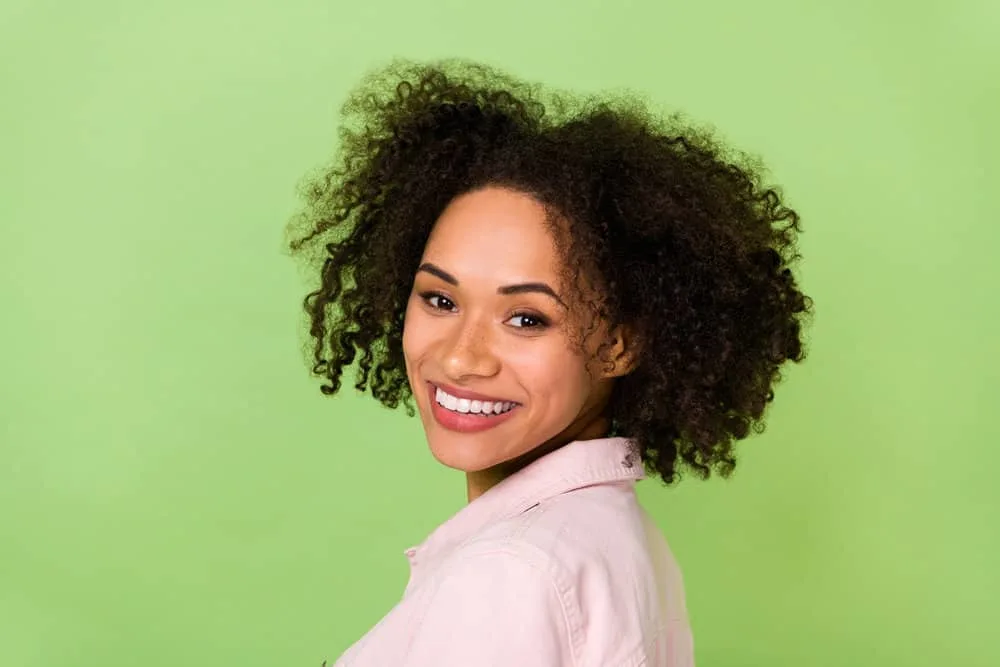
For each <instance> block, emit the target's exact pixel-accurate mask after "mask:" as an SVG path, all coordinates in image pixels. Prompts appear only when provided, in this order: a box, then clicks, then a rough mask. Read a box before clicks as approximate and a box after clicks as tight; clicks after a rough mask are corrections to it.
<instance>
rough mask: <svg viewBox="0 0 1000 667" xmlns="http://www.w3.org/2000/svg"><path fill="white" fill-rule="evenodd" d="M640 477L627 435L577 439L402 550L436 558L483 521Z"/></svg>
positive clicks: (639, 466) (412, 556)
mask: <svg viewBox="0 0 1000 667" xmlns="http://www.w3.org/2000/svg"><path fill="white" fill-rule="evenodd" d="M644 476H645V473H644V470H643V466H642V462H641V460H640V458H639V455H638V453H637V452H636V450H635V447H634V445H633V444H632V442H631V441H630V440H628V439H627V438H621V437H616V438H599V439H594V440H576V441H574V442H571V443H569V444H567V445H565V446H563V447H560V448H559V449H557V450H555V451H554V452H551V453H549V454H546V455H545V456H543V457H541V458H539V459H536V460H535V461H533V462H532V463H530V464H528V465H527V466H525V467H524V468H522V469H521V470H519V471H517V472H516V473H514V474H513V475H511V476H510V477H507V478H505V479H504V480H502V481H501V482H499V483H498V484H497V485H495V486H493V487H492V488H490V489H489V490H488V491H486V492H485V493H483V495H481V496H479V497H478V498H476V499H475V500H473V501H472V502H471V503H469V504H468V505H466V506H465V507H463V508H462V509H461V510H459V511H458V513H456V514H455V515H453V516H452V517H451V518H450V519H448V520H447V521H445V522H444V523H443V524H441V525H440V526H438V527H437V528H436V529H435V530H434V532H432V533H431V534H430V535H429V536H428V537H427V539H426V540H424V542H423V543H422V544H420V545H419V546H416V547H411V548H410V549H407V550H406V551H405V554H406V556H407V557H408V558H409V560H410V563H411V565H415V564H416V562H417V561H418V560H419V561H420V562H425V563H426V562H429V561H434V560H436V559H437V558H438V557H439V556H441V555H444V554H446V553H448V552H450V551H451V550H452V549H454V548H455V547H456V546H458V545H459V544H461V543H462V542H464V541H465V540H466V539H468V538H469V537H471V536H473V535H475V534H476V533H478V532H479V531H480V530H482V529H483V528H485V527H486V526H488V525H490V524H492V523H495V522H497V521H502V520H504V519H508V518H511V517H514V516H516V515H518V514H521V513H523V512H525V511H527V510H528V509H530V508H532V507H534V506H535V505H537V504H538V503H540V502H542V501H543V500H546V499H548V498H552V497H555V496H558V495H560V494H563V493H568V492H569V491H573V490H574V489H579V488H583V487H585V486H593V485H595V484H608V483H614V482H626V481H631V482H635V481H637V480H640V479H642V478H643V477H644Z"/></svg>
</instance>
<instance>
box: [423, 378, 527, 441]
mask: <svg viewBox="0 0 1000 667" xmlns="http://www.w3.org/2000/svg"><path fill="white" fill-rule="evenodd" d="M427 387H428V392H429V396H430V399H431V414H433V415H434V419H435V420H436V421H437V423H438V424H440V425H441V426H443V427H445V428H446V429H448V430H449V431H458V432H459V433H476V432H479V431H486V430H488V429H491V428H494V427H496V426H499V425H500V424H503V423H504V422H505V421H507V420H508V419H510V417H511V415H513V414H514V413H515V412H516V411H517V409H518V408H519V407H520V406H515V407H513V408H511V409H510V410H508V411H507V412H504V413H503V414H499V415H493V416H492V417H484V416H482V415H474V414H472V413H468V414H464V413H461V412H452V411H451V410H449V409H447V408H446V407H444V406H443V405H441V404H439V403H438V402H437V400H436V399H435V396H436V395H437V387H435V386H434V385H432V384H430V383H428V384H427Z"/></svg>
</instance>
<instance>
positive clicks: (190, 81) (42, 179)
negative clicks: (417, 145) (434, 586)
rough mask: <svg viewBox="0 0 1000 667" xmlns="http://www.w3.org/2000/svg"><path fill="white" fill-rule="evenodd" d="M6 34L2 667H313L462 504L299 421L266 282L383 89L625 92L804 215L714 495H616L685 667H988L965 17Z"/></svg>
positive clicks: (390, 447) (583, 14) (994, 647)
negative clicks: (405, 69)
mask: <svg viewBox="0 0 1000 667" xmlns="http://www.w3.org/2000/svg"><path fill="white" fill-rule="evenodd" d="M0 26H2V28H0V77H2V79H0V86H2V88H0V99H2V101H0V128H2V129H0V133H2V134H0V221H2V244H0V260H2V264H0V266H2V269H0V270H2V276H3V280H2V293H0V294H2V316H0V317H2V319H3V326H2V329H0V331H2V333H0V342H2V346H0V350H2V351H0V355H2V356H0V362H2V383H0V387H2V392H3V394H2V397H0V398H2V403H0V419H2V423H0V425H2V431H0V437H2V441H0V665H3V667H38V666H44V667H55V666H59V667H76V666H86V667H90V666H94V667H97V666H101V667H113V666H117V665H123V666H124V665H128V666H134V665H143V666H144V667H154V666H159V665H163V666H168V665H169V666H175V665H241V666H243V667H251V666H257V665H261V666H264V665H282V666H290V665H303V666H312V667H319V665H320V663H321V662H322V661H323V660H324V659H327V660H333V659H335V658H336V657H337V656H338V655H339V654H340V653H341V652H342V651H343V650H344V649H345V648H346V647H347V646H348V645H349V644H351V643H352V642H353V641H354V640H355V639H357V638H358V637H359V636H360V635H361V634H362V633H363V632H364V631H366V630H367V629H368V628H369V627H370V626H371V625H372V624H373V623H374V622H375V621H377V620H378V619H379V618H380V617H381V616H382V615H383V614H384V613H385V612H386V611H387V610H388V609H389V608H390V607H391V605H392V604H394V603H395V601H396V600H397V599H398V598H399V595H400V594H401V592H402V588H403V586H404V584H405V582H406V578H407V564H406V560H405V558H404V556H403V553H402V552H403V549H404V548H406V547H408V546H410V545H412V544H415V543H417V542H419V541H421V540H422V539H423V538H424V537H425V536H426V534H427V533H428V532H430V531H431V530H432V529H433V528H434V527H435V526H436V525H437V524H438V523H440V522H441V521H443V520H444V519H446V518H447V517H448V516H450V515H451V514H452V513H453V512H455V511H457V510H458V509H459V508H460V507H461V505H462V503H463V501H464V481H463V479H462V477H461V475H460V474H459V473H455V472H452V471H449V470H446V469H442V468H441V467H439V466H438V465H437V464H436V463H435V462H434V461H433V459H432V458H431V457H430V455H429V453H428V452H427V449H426V446H425V444H424V442H423V439H422V434H421V431H420V426H419V422H418V420H416V419H407V418H406V416H405V414H404V413H403V412H402V411H399V412H398V413H393V412H390V411H387V410H386V409H384V408H382V407H381V406H379V405H378V404H377V403H375V402H374V401H373V400H371V399H368V398H366V397H358V396H356V395H353V394H350V395H344V396H342V397H338V398H336V399H329V398H325V397H323V396H322V395H321V394H320V392H319V389H318V383H317V382H316V381H314V380H312V379H310V378H309V376H308V372H307V368H306V364H305V361H304V360H303V357H302V355H301V352H300V349H299V346H300V342H301V338H300V334H299V326H300V309H299V301H300V298H301V297H302V295H303V294H304V292H305V291H306V289H307V285H306V283H305V282H304V280H303V277H302V276H301V275H300V274H299V273H298V271H297V269H296V265H295V263H294V262H293V261H292V260H290V259H289V258H288V257H286V256H285V255H283V253H282V233H283V226H284V223H285V221H286V220H287V219H288V218H289V217H290V216H291V215H292V214H293V213H294V211H295V210H296V208H297V206H298V199H297V195H296V190H295V188H296V186H297V184H298V183H299V182H300V180H301V179H302V177H303V175H304V174H305V172H306V171H307V170H309V169H310V168H313V167H315V166H318V165H320V164H322V163H323V162H324V161H325V160H326V159H327V158H328V157H329V156H330V155H331V151H332V150H333V149H334V146H335V143H334V142H335V137H336V132H335V129H336V122H337V117H336V112H337V109H338V107H339V105H340V103H341V102H342V101H343V99H344V97H345V95H346V94H347V92H348V90H349V89H350V87H351V85H352V84H353V83H354V82H355V81H356V80H357V79H358V77H359V76H360V75H361V74H362V73H363V72H364V71H366V70H368V69H369V68H371V67H374V66H377V65H380V64H382V63H384V62H386V61H387V60H388V59H390V58H391V57H393V56H405V57H412V58H432V57H443V56H461V57H466V58H473V59H480V60H484V61H487V62H489V63H492V64H496V65H500V66H502V67H505V68H507V69H509V70H510V71H512V72H514V73H516V74H518V75H520V76H523V77H526V78H528V79H532V80H541V81H544V82H548V83H550V84H554V85H557V86H560V87H569V88H575V89H579V90H582V91H596V90H600V89H605V88H621V87H626V88H635V89H640V90H644V91H646V92H648V93H649V95H650V97H651V98H652V99H653V100H654V101H655V102H656V103H658V104H661V105H663V106H665V107H667V108H671V109H681V110H684V111H686V112H687V113H689V114H690V115H691V116H693V117H694V118H696V119H699V120H703V121H707V122H711V123H713V124H715V125H717V126H718V127H719V128H720V130H721V132H722V135H723V136H724V137H726V138H727V139H728V140H730V141H731V142H732V143H734V144H735V145H737V146H739V147H740V148H743V149H746V150H749V151H752V152H755V153H757V154H759V155H761V156H762V157H763V158H764V159H765V160H766V162H767V163H768V164H769V165H770V166H771V167H772V173H773V178H774V180H775V181H776V182H778V183H781V184H782V185H783V186H784V187H785V189H786V192H787V195H788V197H789V202H790V203H791V204H792V205H793V206H795V207H796V208H798V209H799V210H800V211H801V213H802V215H803V219H804V224H805V227H806V230H807V231H806V233H805V234H804V235H803V237H802V251H803V253H804V255H805V258H806V259H805V262H804V264H803V265H802V269H801V279H802V282H803V285H804V286H805V288H806V290H807V292H808V293H809V294H810V295H811V296H813V297H814V298H815V301H816V305H817V314H816V317H815V320H814V323H813V325H812V328H811V331H810V352H811V356H810V358H809V360H808V361H807V362H806V363H805V364H804V365H802V366H799V367H794V368H792V369H790V370H789V371H788V373H787V376H786V381H785V382H784V383H783V384H782V385H781V386H780V387H779V388H778V391H777V401H776V403H775V404H774V407H773V409H772V410H771V412H770V422H769V428H768V431H767V432H766V434H765V435H763V436H761V437H756V438H754V439H752V440H750V441H747V442H745V443H743V447H742V448H741V451H742V453H743V456H742V459H741V466H740V468H739V469H738V471H737V474H736V476H735V477H734V478H733V479H732V480H730V481H721V480H718V481H713V482H710V483H701V482H699V481H697V480H695V479H693V478H692V479H687V480H685V481H684V482H682V483H681V484H680V485H679V486H677V487H676V488H673V489H664V488H662V487H660V486H658V485H657V484H656V483H655V482H649V481H647V482H643V483H642V484H641V485H640V492H641V495H642V499H643V501H644V502H645V504H646V506H647V507H649V508H650V510H651V511H652V512H653V514H654V515H655V517H656V519H657V521H658V522H659V524H660V525H661V526H662V527H663V529H664V531H665V533H666V534H667V536H668V538H669V540H670V541H671V543H672V545H673V548H674V550H675V552H676V554H677V556H678V558H679V560H680V562H681V564H682V567H683V571H684V574H685V577H686V582H687V587H688V596H689V607H690V612H691V618H692V624H693V627H694V632H695V640H696V646H697V658H698V663H699V664H700V665H703V666H716V665H720V666H733V665H735V666H742V665H761V666H764V665H766V666H769V667H774V666H785V665H788V666H791V665H794V666H802V665H810V666H811V665H831V666H842V665H963V666H966V667H973V666H978V665H983V666H985V665H997V664H1000V641H998V639H997V624H998V621H1000V603H998V601H997V597H998V595H1000V580H998V575H997V563H998V561H1000V556H998V553H1000V526H998V524H1000V507H998V506H1000V491H998V490H997V489H998V487H997V484H996V481H995V480H996V475H997V468H998V465H1000V454H998V447H997V445H998V441H1000V439H998V436H1000V428H998V420H997V419H996V415H995V411H996V410H995V406H994V402H995V400H996V399H997V397H998V392H997V390H996V385H997V382H998V381H1000V373H998V370H1000V362H998V357H1000V352H998V349H1000V343H998V342H997V341H998V339H1000V330H998V329H1000V327H998V323H1000V317H998V314H997V305H996V304H997V298H996V295H995V291H996V288H997V286H998V282H1000V281H998V277H1000V276H998V272H1000V269H998V268H997V264H996V261H995V260H996V253H997V250H998V241H1000V239H998V232H997V225H996V221H997V218H998V215H997V214H998V212H1000V211H998V205H997V192H998V185H997V183H998V182H1000V170H998V161H997V155H998V150H1000V133H998V131H997V129H996V123H997V119H998V118H1000V104H998V102H1000V93H998V86H1000V68H998V65H1000V39H998V37H997V35H998V34H1000V6H998V5H997V4H996V3H993V2H990V1H989V0H979V1H972V0H960V1H955V0H950V1H944V0H940V1H936V2H916V3H913V2H908V3H904V2H875V3H872V2H865V1H863V0H852V1H850V2H843V1H841V2H819V1H816V0H809V1H802V0H799V1H791V0H785V1H782V0H758V1H757V2H753V3H750V2H737V1H736V0H731V1H728V2H723V1H719V0H713V1H701V2H685V3H680V2H654V1H652V0H650V1H647V2H628V1H626V0H615V1H611V0H608V1H607V2H596V1H583V0H574V1H572V2H571V1H569V0H560V1H541V0H505V1H502V2H490V3H476V2H468V1H464V0H463V1H461V2H460V1H458V0H452V1H444V0H434V1H426V0H425V1H407V0H393V1H389V0H366V1H364V2H359V1H351V2H319V1H318V0H283V1H282V2H277V1H275V2H270V3H266V2H260V3H250V2H245V1H244V2H237V1H236V0H228V1H224V0H204V1H201V2H184V3H177V2H164V1H156V2H142V3H137V2H124V1H122V2H111V1H108V0H94V1H92V2H86V3H68V2H63V3H55V2H41V1H39V2H27V1H24V0H21V1H17V0H15V1H14V2H11V1H10V0H7V1H6V2H4V3H3V5H2V7H0ZM991 410H992V411H993V413H991V412H990V411H991Z"/></svg>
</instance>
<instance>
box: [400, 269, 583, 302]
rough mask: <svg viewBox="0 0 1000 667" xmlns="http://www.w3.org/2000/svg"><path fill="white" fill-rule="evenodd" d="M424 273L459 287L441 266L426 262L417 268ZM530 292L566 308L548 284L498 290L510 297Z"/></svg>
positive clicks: (522, 284)
mask: <svg viewBox="0 0 1000 667" xmlns="http://www.w3.org/2000/svg"><path fill="white" fill-rule="evenodd" d="M420 271H423V272H424V273H429V274H431V275H432V276H437V277H438V278H440V279H441V280H443V281H445V282H446V283H448V284H449V285H455V286H456V287H458V278H456V277H455V276H453V275H451V274H450V273H448V272H447V271H445V270H444V269H442V268H441V267H440V266H437V265H435V264H431V263H430V262H424V263H423V264H421V265H420V266H419V267H417V272H418V273H419V272H420ZM529 292H537V293H539V294H546V295H548V296H550V297H552V298H553V299H555V300H556V301H558V302H559V305H561V306H562V307H563V308H566V304H565V303H563V300H562V299H560V298H559V295H558V294H556V291H555V290H554V289H552V288H551V287H550V286H549V285H548V284H547V283H540V282H534V283H517V284H516V285H503V286H501V287H498V288H497V294H503V295H510V294H526V293H529Z"/></svg>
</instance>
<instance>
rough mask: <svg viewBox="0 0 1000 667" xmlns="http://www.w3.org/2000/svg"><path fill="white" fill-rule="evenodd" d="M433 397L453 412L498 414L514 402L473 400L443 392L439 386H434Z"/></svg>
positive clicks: (509, 408) (508, 408) (507, 409)
mask: <svg viewBox="0 0 1000 667" xmlns="http://www.w3.org/2000/svg"><path fill="white" fill-rule="evenodd" d="M436 389H437V391H436V392H435V395H434V398H435V400H436V401H437V402H438V404H440V405H441V406H443V407H445V408H447V409H448V410H451V411H453V412H461V413H464V414H468V413H473V414H482V415H499V414H502V413H504V412H507V411H509V410H511V409H512V408H513V407H514V406H515V405H517V404H516V403H513V402H511V401H473V400H469V399H467V398H457V397H455V396H452V395H451V394H448V393H445V391H444V390H442V389H441V388H440V387H437V388H436Z"/></svg>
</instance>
